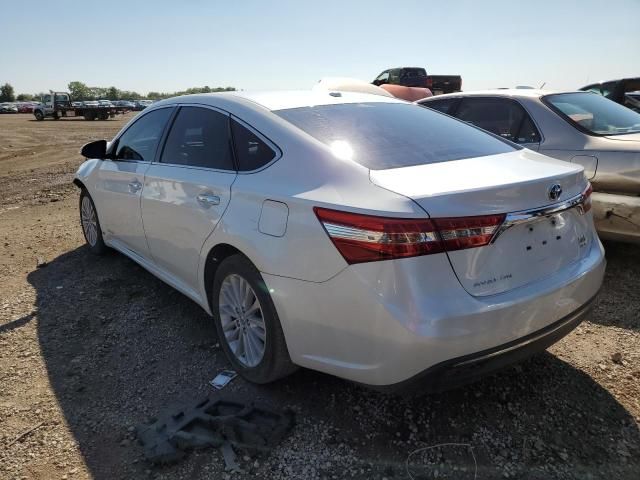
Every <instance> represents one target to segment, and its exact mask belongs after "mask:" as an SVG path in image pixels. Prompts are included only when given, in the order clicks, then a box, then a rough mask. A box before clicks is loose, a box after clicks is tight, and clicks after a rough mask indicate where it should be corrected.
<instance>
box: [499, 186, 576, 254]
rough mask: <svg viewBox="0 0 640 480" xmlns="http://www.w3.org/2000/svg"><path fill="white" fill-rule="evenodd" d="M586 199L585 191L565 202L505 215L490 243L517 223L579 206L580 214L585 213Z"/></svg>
mask: <svg viewBox="0 0 640 480" xmlns="http://www.w3.org/2000/svg"><path fill="white" fill-rule="evenodd" d="M584 201H585V195H584V193H580V194H578V195H576V196H575V197H571V198H570V199H568V200H565V201H564V202H561V203H556V204H555V205H551V206H549V207H543V208H536V209H533V210H523V211H520V212H513V213H509V214H507V216H506V217H505V219H504V222H502V225H500V228H499V229H498V230H497V231H496V233H495V234H494V236H493V238H492V239H491V241H490V242H489V244H493V243H495V242H496V240H497V239H498V238H499V237H500V235H502V234H503V233H504V232H506V231H507V230H509V229H510V228H511V227H514V226H516V225H521V224H523V223H531V222H538V221H540V220H543V219H544V218H547V217H550V216H552V215H556V214H558V213H562V212H566V211H567V210H571V209H572V208H577V209H578V213H579V214H580V215H584V213H585V212H584V208H583V204H584Z"/></svg>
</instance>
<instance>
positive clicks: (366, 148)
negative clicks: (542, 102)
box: [273, 102, 516, 170]
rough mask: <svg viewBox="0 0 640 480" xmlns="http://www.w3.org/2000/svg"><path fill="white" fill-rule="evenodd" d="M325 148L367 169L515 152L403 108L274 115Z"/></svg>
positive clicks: (351, 107)
mask: <svg viewBox="0 0 640 480" xmlns="http://www.w3.org/2000/svg"><path fill="white" fill-rule="evenodd" d="M273 113H275V114H277V115H279V116H280V117H282V118H284V119H285V120H287V121H288V122H290V123H292V124H293V125H295V126H296V127H298V128H300V129H301V130H303V131H305V132H306V133H308V134H309V135H311V136H312V137H314V138H316V139H317V140H319V141H321V142H322V143H324V144H326V145H327V146H329V147H330V148H331V149H332V150H333V152H334V154H335V155H336V156H338V157H341V158H345V159H349V160H353V161H355V162H357V163H359V164H361V165H363V166H365V167H367V168H370V169H372V170H385V169H389V168H399V167H409V166H413V165H425V164H429V163H437V162H447V161H451V160H461V159H464V158H471V157H484V156H487V155H496V154H499V153H506V152H511V151H513V150H515V149H516V147H514V146H512V145H511V144H509V143H507V142H504V141H502V140H500V139H498V138H496V137H494V136H492V135H489V134H487V133H485V132H483V131H482V130H480V129H478V128H475V127H472V126H470V125H467V124H466V123H464V122H461V121H459V120H455V119H453V118H451V117H448V116H446V115H442V114H440V113H438V112H435V111H433V110H429V109H426V108H422V107H419V106H417V105H411V104H406V103H384V102H372V103H343V104H337V105H319V106H313V107H302V108H291V109H286V110H276V111H274V112H273Z"/></svg>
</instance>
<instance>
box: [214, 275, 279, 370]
mask: <svg viewBox="0 0 640 480" xmlns="http://www.w3.org/2000/svg"><path fill="white" fill-rule="evenodd" d="M218 301H219V312H220V323H221V325H222V331H223V332H224V336H225V340H226V341H227V344H228V345H229V349H230V350H231V352H232V353H233V355H234V356H235V357H236V359H238V361H239V362H240V363H241V364H242V365H244V366H246V367H255V366H256V365H258V364H259V363H260V362H261V361H262V358H263V357H264V352H265V345H266V335H267V331H266V327H265V323H264V316H263V312H262V306H261V305H260V301H259V300H258V297H257V296H256V294H255V292H254V291H253V288H251V285H249V282H247V281H246V280H245V279H244V278H243V277H241V276H240V275H237V274H231V275H228V276H227V277H226V278H225V279H224V281H223V282H222V286H221V288H220V297H219V299H218Z"/></svg>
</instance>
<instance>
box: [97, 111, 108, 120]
mask: <svg viewBox="0 0 640 480" xmlns="http://www.w3.org/2000/svg"><path fill="white" fill-rule="evenodd" d="M98 120H109V112H100V113H99V114H98Z"/></svg>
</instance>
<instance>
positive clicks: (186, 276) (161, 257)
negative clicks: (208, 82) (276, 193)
mask: <svg viewBox="0 0 640 480" xmlns="http://www.w3.org/2000/svg"><path fill="white" fill-rule="evenodd" d="M229 131H230V125H229V115H228V114H227V113H225V112H222V111H219V110H216V109H214V108H212V107H204V106H193V105H186V106H182V107H180V110H179V111H178V113H177V115H176V117H175V120H174V122H173V125H172V126H171V129H170V131H169V134H168V135H167V140H166V142H165V145H164V148H163V150H162V153H161V156H160V161H159V162H158V163H154V164H153V165H151V166H150V167H149V170H148V171H147V174H146V177H145V188H144V194H143V198H142V217H143V220H144V228H145V232H146V236H147V242H148V244H149V249H150V251H151V255H152V257H153V259H154V262H155V263H156V265H157V266H158V267H160V268H161V269H163V270H165V271H166V272H167V273H168V274H170V275H171V276H172V277H173V278H174V279H175V280H178V281H180V283H182V284H183V285H184V286H185V287H187V288H188V289H192V290H197V283H198V282H197V272H198V262H199V258H200V250H201V248H202V245H203V244H204V241H205V240H206V238H207V237H208V236H209V235H210V234H211V232H212V231H213V229H214V228H215V226H216V225H217V223H218V222H219V220H220V218H221V217H222V215H223V213H224V211H225V209H226V208H227V205H228V204H229V201H230V197H231V185H232V184H233V182H234V180H235V178H236V175H237V173H236V170H235V165H234V160H233V152H232V149H231V142H230V134H229Z"/></svg>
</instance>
